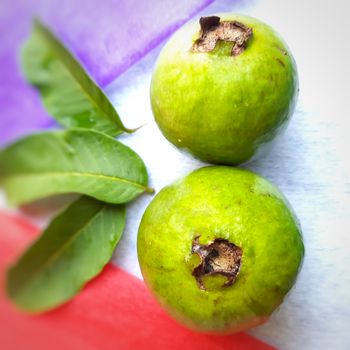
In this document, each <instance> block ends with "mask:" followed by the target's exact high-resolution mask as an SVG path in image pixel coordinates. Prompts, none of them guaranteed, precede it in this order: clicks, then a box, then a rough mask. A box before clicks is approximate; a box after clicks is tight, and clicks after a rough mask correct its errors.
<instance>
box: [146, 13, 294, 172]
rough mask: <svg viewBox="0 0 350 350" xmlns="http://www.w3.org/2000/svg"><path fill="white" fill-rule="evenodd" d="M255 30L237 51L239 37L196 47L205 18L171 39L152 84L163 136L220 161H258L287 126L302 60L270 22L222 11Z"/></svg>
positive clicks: (224, 17) (224, 18)
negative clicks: (296, 58)
mask: <svg viewBox="0 0 350 350" xmlns="http://www.w3.org/2000/svg"><path fill="white" fill-rule="evenodd" d="M218 16H219V17H220V19H221V21H228V20H232V21H233V20H236V21H239V22H240V23H243V24H244V25H246V26H248V27H250V28H252V30H253V34H252V37H251V38H250V39H249V41H248V42H247V47H246V49H245V51H243V52H242V53H241V54H239V55H238V56H231V54H230V52H231V49H232V46H233V43H232V42H223V41H219V42H218V43H217V45H216V47H215V49H214V50H213V51H211V52H204V53H199V52H192V50H191V48H192V45H193V43H194V41H195V40H196V39H198V37H199V32H200V26H199V23H198V20H197V21H195V22H192V23H190V24H188V25H186V26H184V27H183V28H181V29H180V30H179V31H177V32H176V33H175V34H174V35H173V37H172V38H171V39H170V40H169V42H168V43H167V44H166V46H165V47H164V48H163V50H162V51H161V53H160V56H159V58H158V60H157V63H156V66H155V70H154V73H153V76H152V82H151V89H150V95H151V105H152V110H153V114H154V117H155V120H156V122H157V124H158V126H159V128H160V130H161V131H162V133H163V134H164V136H165V137H166V138H167V139H168V140H169V141H170V142H171V143H173V144H174V145H175V146H177V147H179V148H182V149H185V150H187V151H189V152H190V153H191V154H192V155H193V156H195V157H196V158H199V159H201V160H203V161H205V162H209V163H213V164H227V165H237V164H240V163H243V162H246V161H248V160H251V159H252V157H253V156H254V155H256V154H257V153H259V154H260V153H264V152H261V150H262V149H263V148H269V147H264V146H269V144H270V143H271V141H272V140H273V139H274V138H275V137H276V136H277V135H278V134H280V133H281V131H282V130H283V129H284V128H285V127H286V125H287V122H288V120H289V119H290V117H291V116H292V114H293V111H294V107H295V103H296V99H297V90H298V76H297V69H296V65H295V61H294V59H293V57H292V54H291V52H290V51H289V49H288V47H287V46H286V44H285V43H284V42H283V40H282V39H281V38H280V37H279V36H278V34H277V33H276V32H275V31H274V30H273V29H272V28H271V27H269V26H268V25H266V24H264V23H262V22H260V21H258V20H256V19H254V18H251V17H247V16H242V15H235V14H231V13H226V14H219V15H218Z"/></svg>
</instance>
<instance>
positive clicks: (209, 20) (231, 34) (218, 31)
mask: <svg viewBox="0 0 350 350" xmlns="http://www.w3.org/2000/svg"><path fill="white" fill-rule="evenodd" d="M199 24H200V26H201V32H200V37H199V38H198V39H197V40H196V41H195V42H194V44H193V46H192V52H209V51H212V50H214V48H215V46H216V43H217V42H218V40H222V41H228V42H232V43H234V44H233V47H232V50H231V56H238V55H239V54H241V53H242V52H243V51H244V50H245V48H246V46H247V42H248V40H249V38H250V37H251V36H252V34H253V30H252V28H249V27H247V26H245V25H244V24H242V23H240V22H237V21H222V22H221V21H220V17H217V16H210V17H201V18H200V20H199Z"/></svg>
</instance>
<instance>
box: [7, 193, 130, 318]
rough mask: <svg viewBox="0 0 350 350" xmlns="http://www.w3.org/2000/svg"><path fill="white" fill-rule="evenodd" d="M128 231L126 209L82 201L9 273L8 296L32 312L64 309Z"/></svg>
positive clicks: (107, 259) (57, 221)
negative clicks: (65, 304) (125, 231)
mask: <svg viewBox="0 0 350 350" xmlns="http://www.w3.org/2000/svg"><path fill="white" fill-rule="evenodd" d="M124 227H125V208H124V206H123V205H112V204H107V203H103V202H100V201H97V200H95V199H93V198H89V197H85V196H83V197H81V198H79V199H78V200H77V201H75V202H73V204H71V205H70V206H69V207H68V208H67V209H66V210H65V211H64V212H62V213H61V214H59V215H58V216H57V217H56V218H55V219H54V220H53V221H52V222H51V224H50V225H49V226H48V228H47V229H46V230H45V231H44V232H43V234H42V236H41V237H40V238H39V239H38V240H37V241H36V242H34V244H33V245H32V246H31V247H30V248H29V249H28V250H27V251H26V252H25V253H24V254H23V255H22V256H21V257H20V259H19V260H18V261H17V262H16V263H15V265H14V266H12V267H11V268H10V269H9V270H8V273H7V284H6V290H7V294H8V296H9V297H10V298H11V299H12V300H13V301H14V302H15V304H16V305H18V306H19V307H20V308H21V309H24V310H27V311H28V312H42V311H46V310H49V309H52V308H54V307H56V306H58V305H61V304H62V303H64V302H66V301H67V300H69V299H71V298H72V297H73V296H74V295H75V294H77V293H78V292H79V290H80V289H81V288H82V287H83V286H84V285H85V283H86V282H87V281H89V280H90V279H91V278H93V277H94V276H96V275H97V274H98V273H99V272H100V271H101V270H102V268H103V267H104V266H105V265H106V263H107V262H108V261H109V260H110V258H111V256H112V254H113V251H114V248H115V246H116V245H117V243H118V241H119V239H120V237H121V234H122V232H123V230H124Z"/></svg>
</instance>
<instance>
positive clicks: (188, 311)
mask: <svg viewBox="0 0 350 350" xmlns="http://www.w3.org/2000/svg"><path fill="white" fill-rule="evenodd" d="M137 249H138V258H139V263H140V267H141V271H142V275H143V277H144V280H145V282H146V284H147V285H148V286H149V288H150V289H151V290H152V292H153V294H154V295H155V297H156V298H157V299H158V301H159V302H160V303H161V305H163V306H164V307H165V309H167V310H168V312H169V313H170V314H171V315H172V316H173V317H174V318H176V319H177V320H178V321H180V322H181V323H183V324H185V325H187V326H188V327H190V328H192V329H195V330H198V331H204V332H218V333H231V332H236V331H241V330H244V329H247V328H250V327H253V326H256V325H259V324H261V323H263V322H264V321H266V320H267V319H268V318H269V316H270V314H271V313H272V312H273V311H274V310H275V309H276V308H277V307H278V306H279V305H280V304H281V303H282V301H283V299H284V297H285V295H286V294H287V292H288V291H289V290H290V289H291V287H292V286H293V284H294V282H295V279H296V277H297V274H298V271H299V269H300V266H301V262H302V259H303V256H304V246H303V241H302V236H301V231H300V228H299V225H298V222H297V220H296V218H295V216H294V214H293V211H292V209H291V207H290V205H289V204H288V202H287V200H286V198H285V197H284V196H283V195H282V194H281V192H279V191H278V190H277V189H276V187H274V186H273V185H272V184H271V183H270V182H269V181H267V180H266V179H264V178H263V177H261V176H259V175H257V174H255V173H253V172H250V171H248V170H243V169H236V168H230V167H225V166H211V167H205V168H201V169H199V170H196V171H194V172H192V173H191V174H189V175H188V176H186V177H184V178H183V179H181V180H179V181H177V182H175V183H174V184H172V185H170V186H167V187H165V188H163V189H162V190H161V191H160V192H159V193H158V194H157V195H156V197H155V198H154V199H153V200H152V202H151V203H150V205H149V206H148V208H147V209H146V211H145V213H144V215H143V218H142V221H141V224H140V227H139V231H138V241H137Z"/></svg>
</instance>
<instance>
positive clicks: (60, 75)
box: [22, 20, 132, 136]
mask: <svg viewBox="0 0 350 350" xmlns="http://www.w3.org/2000/svg"><path fill="white" fill-rule="evenodd" d="M22 66H23V71H24V74H25V76H26V79H27V80H28V81H29V82H30V83H31V84H32V85H35V86H36V87H37V88H38V89H39V91H40V93H41V97H42V100H43V103H44V105H45V107H46V109H47V111H48V112H49V113H50V114H51V115H53V117H54V118H55V119H56V120H57V121H58V122H59V123H60V124H62V125H63V126H65V127H67V128H74V127H79V128H86V129H94V130H98V131H101V132H104V133H106V134H108V135H111V136H116V135H119V134H120V133H122V132H124V131H126V132H132V130H129V129H127V128H125V126H124V125H123V124H122V122H121V120H120V118H119V116H118V113H117V112H116V110H115V109H114V107H113V106H112V104H111V103H110V102H109V100H108V99H107V97H106V96H105V95H104V93H103V92H102V90H101V89H100V88H99V87H98V86H97V85H96V83H95V82H94V81H93V80H92V79H91V78H90V77H89V75H88V74H87V73H86V71H85V70H84V68H83V67H82V66H81V65H80V64H79V63H78V61H77V60H76V59H75V58H74V57H73V55H72V54H71V53H70V52H69V51H68V50H67V49H66V48H65V47H64V46H63V45H62V44H61V42H60V41H59V40H58V39H57V38H56V37H55V36H54V35H53V34H52V33H51V32H50V31H49V30H48V29H47V28H46V27H45V26H44V25H43V24H41V23H40V22H39V21H37V20H36V21H35V22H34V24H33V31H32V35H31V37H30V38H29V40H28V41H27V43H26V44H25V46H24V48H23V51H22Z"/></svg>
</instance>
